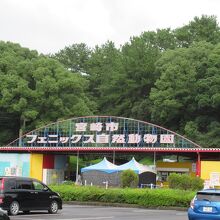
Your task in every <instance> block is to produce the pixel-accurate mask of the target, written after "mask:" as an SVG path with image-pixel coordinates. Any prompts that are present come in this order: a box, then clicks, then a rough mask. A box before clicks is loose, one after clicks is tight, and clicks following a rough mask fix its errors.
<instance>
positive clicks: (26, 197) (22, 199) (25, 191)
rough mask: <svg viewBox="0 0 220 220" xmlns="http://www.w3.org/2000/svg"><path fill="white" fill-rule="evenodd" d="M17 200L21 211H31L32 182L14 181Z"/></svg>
mask: <svg viewBox="0 0 220 220" xmlns="http://www.w3.org/2000/svg"><path fill="white" fill-rule="evenodd" d="M16 194H17V200H18V202H19V205H20V209H21V210H31V209H32V208H33V206H34V192H33V185H32V181H29V180H17V181H16Z"/></svg>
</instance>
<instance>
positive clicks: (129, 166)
mask: <svg viewBox="0 0 220 220" xmlns="http://www.w3.org/2000/svg"><path fill="white" fill-rule="evenodd" d="M123 170H133V171H134V172H135V173H137V174H141V173H143V172H153V171H152V169H151V168H150V167H148V166H145V165H143V164H140V163H138V162H137V161H136V160H135V159H134V157H133V158H132V159H131V160H130V161H129V162H127V163H125V164H122V165H121V166H118V171H123Z"/></svg>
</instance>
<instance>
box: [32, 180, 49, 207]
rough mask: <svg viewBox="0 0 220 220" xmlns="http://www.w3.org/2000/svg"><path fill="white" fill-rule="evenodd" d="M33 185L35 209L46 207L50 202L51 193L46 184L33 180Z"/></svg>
mask: <svg viewBox="0 0 220 220" xmlns="http://www.w3.org/2000/svg"><path fill="white" fill-rule="evenodd" d="M33 187H34V192H35V204H36V207H37V209H48V207H49V205H50V202H51V199H50V196H51V193H50V191H49V189H48V188H47V186H46V185H44V184H43V183H41V182H39V181H37V180H33Z"/></svg>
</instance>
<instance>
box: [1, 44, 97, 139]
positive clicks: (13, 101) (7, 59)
mask: <svg viewBox="0 0 220 220" xmlns="http://www.w3.org/2000/svg"><path fill="white" fill-rule="evenodd" d="M0 76H1V82H0V112H1V114H2V115H1V117H2V118H3V117H9V116H10V119H9V120H8V124H11V125H13V123H14V121H16V122H19V125H18V126H16V127H14V128H12V131H13V132H12V133H13V134H15V133H16V136H18V131H17V129H18V127H22V128H23V129H24V127H25V128H26V129H33V128H35V127H37V126H40V125H42V124H46V123H48V122H51V121H56V120H58V119H59V118H66V117H72V116H80V115H88V114H92V109H93V107H94V105H93V103H92V102H91V101H90V100H89V99H88V98H87V96H86V94H85V89H86V87H87V82H86V80H85V79H84V78H83V77H82V76H81V75H80V74H72V73H71V72H69V71H67V70H66V69H64V68H63V66H62V65H61V64H60V63H59V62H57V61H55V60H53V59H51V58H47V57H46V56H43V55H40V56H39V55H38V54H37V52H36V51H30V50H29V49H26V48H22V47H20V46H19V45H17V44H12V43H9V42H8V43H5V42H0ZM4 127H5V126H4V124H0V133H2V132H3V131H4ZM11 127H12V126H9V128H11ZM2 134H3V133H2ZM0 135H1V134H0ZM10 138H12V137H10ZM13 138H14V137H13ZM1 141H4V140H2V139H1Z"/></svg>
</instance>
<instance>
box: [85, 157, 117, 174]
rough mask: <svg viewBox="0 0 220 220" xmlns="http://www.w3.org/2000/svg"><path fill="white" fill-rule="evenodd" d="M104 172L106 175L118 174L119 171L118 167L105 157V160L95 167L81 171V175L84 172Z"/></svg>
mask: <svg viewBox="0 0 220 220" xmlns="http://www.w3.org/2000/svg"><path fill="white" fill-rule="evenodd" d="M92 170H93V171H94V170H96V171H103V172H106V173H114V172H117V171H118V166H117V165H115V164H113V163H111V162H109V161H108V160H107V159H106V158H105V157H104V159H103V160H102V161H101V162H99V163H97V164H94V165H91V166H88V167H84V168H82V169H81V173H83V172H87V171H92Z"/></svg>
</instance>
